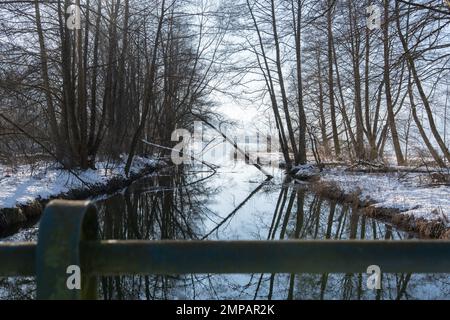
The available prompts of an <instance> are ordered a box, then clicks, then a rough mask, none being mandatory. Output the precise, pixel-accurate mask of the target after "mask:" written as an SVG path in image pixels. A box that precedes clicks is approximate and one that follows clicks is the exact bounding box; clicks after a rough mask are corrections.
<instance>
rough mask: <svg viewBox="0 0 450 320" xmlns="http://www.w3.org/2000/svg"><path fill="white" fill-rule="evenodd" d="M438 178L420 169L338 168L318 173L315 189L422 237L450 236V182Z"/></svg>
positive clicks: (313, 187) (445, 237) (437, 237)
mask: <svg viewBox="0 0 450 320" xmlns="http://www.w3.org/2000/svg"><path fill="white" fill-rule="evenodd" d="M442 176H443V177H445V175H444V174H443V175H442ZM435 178H436V175H432V174H429V173H425V172H420V170H416V171H415V172H409V171H408V170H400V169H398V170H397V171H396V170H390V171H389V172H382V173H381V172H377V173H369V172H365V170H361V171H359V172H358V171H357V170H354V171H348V170H347V168H344V167H341V168H339V167H338V168H332V169H330V168H326V169H324V170H323V171H322V172H321V173H320V174H317V178H316V179H314V181H313V182H311V188H312V190H313V191H314V192H316V193H318V194H320V195H322V196H324V197H326V198H329V199H333V200H337V201H340V202H343V203H348V204H351V205H354V206H357V207H358V208H359V209H361V211H362V212H363V214H366V215H367V216H369V217H372V218H375V219H378V220H382V221H385V222H386V223H388V224H392V225H393V226H395V227H397V228H400V229H402V230H405V231H408V232H413V233H416V234H418V235H419V236H420V237H421V238H427V239H450V185H449V184H448V183H443V182H437V181H435Z"/></svg>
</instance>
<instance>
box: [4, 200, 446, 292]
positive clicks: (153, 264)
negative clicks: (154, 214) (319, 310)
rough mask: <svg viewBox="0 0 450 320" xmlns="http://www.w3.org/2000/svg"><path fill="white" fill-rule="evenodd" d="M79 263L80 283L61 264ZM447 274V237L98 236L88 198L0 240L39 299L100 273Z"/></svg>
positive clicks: (11, 266) (7, 270) (13, 271)
mask: <svg viewBox="0 0 450 320" xmlns="http://www.w3.org/2000/svg"><path fill="white" fill-rule="evenodd" d="M70 265H77V266H80V268H81V271H82V290H80V291H77V290H75V291H74V290H68V288H67V285H66V279H67V277H68V275H67V273H66V270H67V267H68V266H70ZM370 265H378V266H380V268H381V271H382V272H383V273H396V272H407V273H450V241H444V240H436V241H423V240H406V241H384V240H383V241H369V240H345V241H338V240H323V241H321V240H319V241H310V240H288V241H111V240H110V241H99V240H98V239H97V218H96V209H95V207H94V206H92V205H91V204H90V203H88V202H73V201H69V202H68V201H53V202H52V203H51V204H49V205H48V206H47V208H46V210H45V212H44V215H43V217H42V220H41V224H40V230H39V237H38V242H37V243H4V244H2V243H0V276H36V282H37V297H38V298H39V299H82V298H83V299H85V298H90V299H93V298H95V297H96V288H97V286H96V278H97V276H100V275H111V276H112V275H124V274H142V275H149V274H166V275H167V274H187V273H218V274H228V273H241V274H242V273H319V274H320V273H365V272H366V271H367V267H368V266H370Z"/></svg>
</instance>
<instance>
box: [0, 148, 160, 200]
mask: <svg viewBox="0 0 450 320" xmlns="http://www.w3.org/2000/svg"><path fill="white" fill-rule="evenodd" d="M121 158H122V161H120V162H119V163H112V162H107V161H102V162H98V163H97V164H96V167H97V170H87V171H76V173H77V175H78V176H79V177H80V178H81V179H82V180H83V181H85V182H86V183H88V184H89V185H95V184H106V183H107V182H108V181H109V180H111V179H112V178H116V177H125V171H124V168H125V161H126V156H122V157H121ZM156 163H157V160H153V159H148V158H141V157H135V158H134V161H133V165H132V168H131V172H132V173H138V172H140V171H141V170H142V169H144V168H145V167H146V166H152V165H156ZM83 187H84V184H83V182H81V181H80V180H79V179H78V178H76V177H75V176H74V175H73V174H72V173H70V172H68V171H66V170H62V169H60V166H58V165H55V164H52V165H49V164H46V163H44V162H42V163H39V164H34V165H33V166H30V165H21V166H17V167H16V168H15V170H12V169H10V168H6V167H2V166H1V165H0V208H14V207H16V206H17V205H20V204H25V203H28V202H31V201H33V200H34V199H36V198H42V199H46V198H49V197H50V196H55V195H59V194H61V193H65V192H68V191H70V190H72V189H79V188H83Z"/></svg>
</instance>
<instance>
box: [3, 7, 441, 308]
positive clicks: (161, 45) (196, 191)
mask: <svg viewBox="0 0 450 320" xmlns="http://www.w3.org/2000/svg"><path fill="white" fill-rule="evenodd" d="M199 126H200V127H201V129H202V130H201V131H198V129H199ZM198 132H201V133H200V134H197V133H198ZM180 147H181V148H180ZM227 148H228V149H230V150H231V151H230V150H228V149H227ZM228 153H230V154H228ZM174 156H176V158H177V159H178V160H179V159H180V158H181V160H182V161H181V162H180V161H178V160H177V161H175V159H174ZM225 158H226V160H227V161H228V162H224V163H223V162H221V160H223V159H225ZM55 198H58V199H60V198H61V199H69V200H86V199H89V200H91V201H93V202H94V203H95V204H96V205H97V206H98V208H99V212H100V217H101V219H100V220H101V223H100V227H101V230H102V231H103V236H105V237H106V239H107V240H109V239H139V240H143V239H145V240H149V239H163V240H167V239H185V240H186V239H189V240H205V239H210V238H214V239H216V238H217V239H226V240H229V239H255V238H256V239H258V240H261V239H264V240H275V239H279V240H283V239H287V238H289V239H290V238H294V239H319V238H321V239H326V240H329V239H335V240H340V239H373V240H379V239H385V240H389V239H392V240H403V239H421V240H424V239H426V240H429V239H434V240H436V239H441V240H442V239H446V240H448V239H450V1H449V0H367V1H366V0H363V1H356V0H231V1H230V0H228V1H227V0H0V244H1V243H2V241H12V242H16V241H18V240H17V239H19V241H28V240H33V239H35V238H36V235H37V232H38V229H39V227H38V226H37V223H38V222H39V219H40V217H41V214H42V212H43V210H44V209H45V206H46V205H47V203H48V201H50V200H52V199H55ZM249 206H252V208H249ZM119 211H120V212H119ZM267 219H269V220H267ZM264 232H266V234H265V233H264ZM0 271H1V269H0ZM0 276H1V272H0ZM257 278H258V277H256V278H255V279H256V282H255V283H253V282H252V281H254V278H253V276H252V278H251V279H250V280H249V283H250V284H252V283H253V284H254V286H253V284H252V285H251V286H250V284H249V285H248V286H247V287H245V285H244V284H242V283H239V284H232V285H229V286H228V287H227V285H225V284H224V283H226V282H227V281H226V280H224V279H222V278H214V279H213V281H211V282H209V281H210V279H206V278H202V279H201V280H200V279H198V278H195V280H193V279H194V278H192V279H188V278H183V280H182V281H181V282H183V283H182V284H180V283H178V282H177V281H178V280H180V279H178V278H177V279H172V278H163V277H160V278H159V277H155V278H148V277H145V278H142V277H141V278H139V283H140V282H141V281H143V282H142V283H143V284H142V286H144V287H145V290H144V291H145V292H144V291H142V290H141V289H142V288H141V284H139V285H137V284H136V283H134V282H133V281H131V280H130V279H129V278H120V279H119V278H118V277H117V278H115V279H113V278H104V279H102V282H101V292H102V294H103V297H104V298H105V299H114V298H125V299H126V298H142V297H145V298H147V299H150V298H155V297H158V298H162V299H170V298H173V297H179V296H180V293H179V288H178V287H177V286H178V285H180V286H182V287H183V288H184V289H183V290H185V291H184V293H183V294H182V295H181V296H182V297H185V296H187V297H191V295H194V296H195V294H196V292H197V291H196V290H197V289H198V288H197V286H199V287H208V290H206V291H207V292H206V291H202V289H198V290H199V292H201V293H200V295H201V296H202V297H207V298H210V297H211V296H214V297H216V298H217V297H225V298H229V297H233V298H236V297H237V296H236V294H237V293H236V292H234V291H233V290H231V289H230V288H231V287H232V286H233V285H236V286H242V287H243V290H242V294H243V295H245V297H247V296H248V297H252V296H253V295H254V297H255V298H256V297H257V296H258V294H260V295H262V296H264V297H267V296H268V297H270V298H271V297H272V295H273V296H275V297H280V296H281V297H284V296H285V295H287V296H288V297H289V298H295V297H300V296H301V297H313V298H317V296H318V297H319V298H326V297H330V295H331V297H332V296H333V294H339V295H340V296H342V297H345V298H351V299H353V298H355V295H356V297H357V298H358V299H360V298H364V297H366V298H367V297H372V296H371V295H370V294H368V295H365V293H364V292H363V291H362V290H363V289H362V280H361V278H358V277H357V276H356V277H355V278H352V276H351V275H350V276H348V277H347V276H346V277H344V278H342V279H343V281H341V280H342V279H341V278H337V277H334V276H332V277H330V278H328V274H327V275H325V274H324V275H323V276H322V277H321V278H320V281H321V285H320V286H319V287H314V284H313V283H315V282H314V281H316V280H317V279H316V280H314V279H313V278H311V279H309V278H308V277H307V278H308V279H309V280H307V281H306V282H307V283H306V284H305V285H306V286H309V287H308V288H309V289H308V290H309V291H308V290H307V291H305V292H301V290H299V292H296V291H295V290H296V289H294V287H295V285H294V284H295V281H298V278H296V275H294V274H291V275H290V276H289V277H288V278H287V279H285V278H283V276H279V275H277V276H275V274H272V275H270V277H269V278H268V279H269V280H268V281H266V282H264V281H262V279H263V278H264V277H263V274H261V276H260V278H259V281H258V279H257ZM264 279H265V278H264ZM296 279H297V280H296ZM386 279H387V280H386V281H391V280H392V283H394V282H395V281H396V280H395V279H397V278H395V279H394V278H386ZM393 279H394V280H393ZM430 279H431V278H427V279H425V278H420V279H418V278H415V277H414V274H413V277H412V279H411V274H402V275H401V276H400V280H398V279H397V280H398V281H397V282H398V285H397V288H394V287H395V285H392V286H391V285H388V286H387V287H385V288H384V289H383V290H384V291H382V292H378V293H375V297H376V298H377V299H378V298H389V297H394V296H395V297H397V298H399V299H401V298H408V297H415V298H419V299H420V298H423V297H424V296H423V295H421V293H423V292H426V293H430V292H432V293H436V292H439V293H440V294H441V296H445V294H444V292H450V291H448V289H450V288H448V284H447V286H445V285H443V283H445V281H447V280H448V278H432V279H431V280H430ZM3 280H4V279H1V278H0V299H2V297H6V298H11V297H13V298H24V297H26V298H28V297H29V296H30V295H31V296H32V293H30V292H32V291H33V290H31V291H30V290H28V291H27V290H22V289H23V288H25V289H27V288H28V286H29V282H27V281H25V282H20V283H16V282H14V283H9V282H8V283H6V282H2V281H3ZM188 280H189V281H190V280H192V283H193V284H192V290H191V289H189V290H188V289H186V287H189V286H190V284H186V283H187V282H189V281H188ZM265 280H267V279H265ZM278 280H280V281H281V282H283V281H284V282H283V283H284V284H280V288H281V289H280V288H278V289H280V290H279V291H276V289H277V285H276V284H274V283H278V282H277V281H278ZM285 280H286V281H285ZM152 281H153V282H152ZM130 282H133V283H132V284H130ZM316 282H318V281H316ZM341 282H343V283H344V285H342V286H341V285H340V283H341ZM354 282H358V284H357V285H355V286H353V287H352V285H351V283H354ZM267 283H269V287H267ZM331 283H333V286H332V289H330V287H327V285H331ZM392 283H391V284H392ZM447 283H448V282H447ZM427 284H430V285H433V286H436V287H438V289H436V290H434V291H432V290H431V289H426V288H425V289H424V288H423V287H420V286H421V285H425V286H426V285H427ZM152 285H153V289H152V288H151V286H152ZM172 285H173V286H174V287H177V288H178V289H174V288H173V287H172ZM136 286H137V287H138V288H137V287H136ZM223 286H225V287H227V289H226V290H225V289H224V290H218V292H216V291H215V290H216V289H217V288H222V287H223ZM274 286H275V287H274ZM254 287H255V288H254ZM5 288H6V289H5ZM249 288H250V289H249ZM286 288H288V289H287V291H286V290H285V289H286ZM355 288H358V289H355ZM443 288H444V289H443ZM222 289H223V288H222ZM247 289H249V290H250V291H249V290H247ZM253 289H255V290H254V292H253V291H251V290H253ZM127 290H128V291H127ZM152 290H153V292H151V291H152ZM283 290H284V291H283ZM354 290H357V291H354ZM421 290H422V291H421ZM446 290H447V291H446ZM141 291H142V292H141ZM285 291H286V292H285ZM336 292H337V293H336ZM393 292H394V293H393ZM285 293H286V294H285ZM438 296H439V295H438Z"/></svg>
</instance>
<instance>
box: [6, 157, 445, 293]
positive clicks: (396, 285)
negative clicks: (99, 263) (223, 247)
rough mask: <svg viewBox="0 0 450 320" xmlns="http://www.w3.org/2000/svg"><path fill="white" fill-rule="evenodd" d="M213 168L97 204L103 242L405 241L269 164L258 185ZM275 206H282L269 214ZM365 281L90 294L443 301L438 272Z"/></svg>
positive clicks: (168, 286) (271, 279)
mask: <svg viewBox="0 0 450 320" xmlns="http://www.w3.org/2000/svg"><path fill="white" fill-rule="evenodd" d="M208 156H211V154H208V155H206V156H205V158H204V160H207V161H209V162H212V163H217V162H216V161H214V160H215V159H217V151H216V154H215V155H214V156H215V157H216V158H212V157H210V158H208ZM221 164H222V165H223V166H222V167H220V168H219V169H218V170H217V174H216V175H214V176H213V177H212V178H210V179H207V180H204V181H202V182H200V183H194V184H191V183H192V182H193V181H198V180H199V179H202V178H205V177H207V176H208V175H210V172H207V171H208V170H209V169H208V168H207V167H193V168H190V169H189V171H188V172H189V174H187V175H185V176H184V177H185V178H186V179H184V180H182V179H180V178H179V177H178V178H174V177H173V176H171V175H167V174H165V175H161V176H159V177H154V178H150V179H146V180H143V181H140V182H138V183H136V184H134V186H132V187H131V188H130V189H129V190H128V191H126V192H123V193H121V194H119V195H117V196H115V197H112V198H110V199H107V200H102V201H100V202H99V203H98V205H99V215H100V222H101V229H102V235H103V238H105V239H108V238H114V239H118V238H119V239H120V238H122V239H161V238H166V239H193V238H202V237H203V236H205V235H207V234H209V233H210V232H211V230H214V232H213V233H212V234H210V235H209V236H208V239H211V240H215V239H222V240H238V239H240V240H244V239H267V238H268V237H269V233H270V238H271V239H280V238H283V239H289V238H291V239H292V238H301V239H324V238H327V237H328V238H331V239H348V238H357V239H360V238H365V239H385V238H387V239H405V238H409V237H411V236H410V235H407V234H405V233H402V232H397V231H395V230H393V229H392V228H390V227H389V226H386V225H384V224H383V223H380V222H376V221H373V220H370V219H365V218H363V217H361V216H359V215H358V214H356V213H355V214H354V213H353V212H352V210H351V208H348V207H343V206H341V205H336V204H332V203H329V201H326V200H323V199H320V198H318V197H316V196H314V195H313V194H311V193H309V192H307V191H306V190H304V189H301V188H300V189H299V188H298V186H293V185H290V186H287V185H285V188H283V189H282V188H281V186H282V185H283V183H282V182H283V172H281V171H280V170H276V169H273V168H271V169H270V170H271V173H273V175H274V176H275V178H274V180H272V181H271V182H266V183H265V184H264V185H263V186H261V183H262V182H264V180H265V176H264V175H263V174H262V173H261V172H259V171H258V170H257V169H256V168H255V167H253V166H251V165H247V164H245V163H244V162H242V161H238V162H228V163H227V164H226V165H224V163H223V162H222V163H221ZM199 171H201V172H200V173H199ZM181 185H184V186H185V187H181V188H180V187H179V186H181ZM174 186H175V187H174ZM176 186H178V187H176ZM286 186H287V187H286ZM161 189H164V190H165V191H161ZM255 190H256V191H257V192H255ZM252 193H253V194H252ZM280 194H281V196H282V197H281V201H279V198H280ZM249 195H251V197H250V198H249ZM244 201H245V203H244V204H242V203H243V202H244ZM278 202H280V203H284V205H280V207H282V210H281V211H280V210H278V212H277V214H276V215H275V217H274V213H275V208H276V205H277V203H278ZM299 203H300V204H302V205H301V206H299V205H298V204H299ZM289 207H290V208H291V210H290V214H289V215H288V218H286V217H287V215H286V213H287V211H288V210H287V209H288V208H289ZM236 208H239V210H236ZM301 208H303V210H301ZM234 211H235V212H234ZM302 212H303V213H302ZM330 217H331V218H330ZM224 219H225V222H224ZM30 233H31V234H35V232H32V231H30V230H28V231H27V230H25V231H24V232H22V234H23V235H24V236H25V235H26V236H27V237H28V238H30V236H29V235H30ZM194 233H195V235H194ZM20 237H21V236H20V235H17V236H15V237H14V240H16V241H17V240H20ZM267 258H268V259H270V257H267ZM330 263H332V262H330ZM366 281H367V275H365V274H363V275H357V274H355V275H341V274H333V275H310V274H299V275H285V274H277V275H270V274H265V275H260V274H254V275H187V276H173V277H161V276H147V277H142V276H134V277H131V276H124V277H120V278H114V279H112V278H107V279H106V278H105V279H102V281H101V285H100V288H99V290H100V297H104V298H108V299H109V298H114V299H146V298H149V299H225V298H228V299H253V298H257V299H268V298H272V299H288V298H293V299H397V298H401V299H436V298H441V299H446V298H447V297H448V296H449V294H450V277H448V276H447V275H417V274H415V275H407V274H396V275H395V274H385V275H383V281H382V287H383V289H382V290H380V291H372V290H367V289H365V288H366ZM33 287H34V284H33V283H31V284H30V283H29V280H26V279H3V280H0V288H1V289H0V298H23V297H29V296H32V292H31V290H32V289H33Z"/></svg>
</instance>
